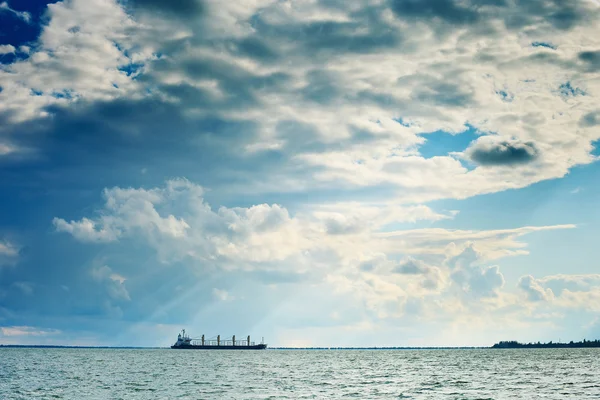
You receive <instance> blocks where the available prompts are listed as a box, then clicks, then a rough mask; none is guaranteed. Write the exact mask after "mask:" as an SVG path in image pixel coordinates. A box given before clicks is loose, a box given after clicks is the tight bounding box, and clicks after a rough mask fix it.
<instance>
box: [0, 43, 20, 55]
mask: <svg viewBox="0 0 600 400" xmlns="http://www.w3.org/2000/svg"><path fill="white" fill-rule="evenodd" d="M15 50H16V49H15V46H12V45H10V44H0V55H3V54H12V53H14V52H15Z"/></svg>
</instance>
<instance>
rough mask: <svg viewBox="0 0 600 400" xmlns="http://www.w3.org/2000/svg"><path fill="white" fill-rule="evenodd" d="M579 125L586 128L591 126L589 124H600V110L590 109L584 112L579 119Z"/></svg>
mask: <svg viewBox="0 0 600 400" xmlns="http://www.w3.org/2000/svg"><path fill="white" fill-rule="evenodd" d="M579 125H580V126H583V127H586V128H588V127H591V126H596V125H600V110H597V111H592V112H589V113H587V114H585V115H584V116H583V117H581V119H580V120H579Z"/></svg>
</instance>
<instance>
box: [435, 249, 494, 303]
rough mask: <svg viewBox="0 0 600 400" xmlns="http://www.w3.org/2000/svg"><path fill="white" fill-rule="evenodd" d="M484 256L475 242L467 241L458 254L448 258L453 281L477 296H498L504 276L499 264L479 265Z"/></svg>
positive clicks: (469, 293)
mask: <svg viewBox="0 0 600 400" xmlns="http://www.w3.org/2000/svg"><path fill="white" fill-rule="evenodd" d="M482 258H483V255H482V253H481V252H479V251H477V250H476V249H475V246H474V244H473V243H467V245H466V246H465V247H464V249H463V250H462V251H461V252H460V253H458V254H457V255H453V256H451V257H449V258H447V259H446V265H448V266H449V267H450V268H451V269H452V272H451V274H450V277H451V279H452V281H453V282H454V283H455V284H456V285H457V287H459V288H460V289H461V290H462V291H463V292H464V293H465V294H468V295H472V296H475V297H496V296H498V291H499V290H500V289H501V288H502V287H503V286H504V276H503V275H502V273H501V272H500V269H499V268H498V266H495V265H494V266H482V265H477V263H478V261H480V260H481V259H482Z"/></svg>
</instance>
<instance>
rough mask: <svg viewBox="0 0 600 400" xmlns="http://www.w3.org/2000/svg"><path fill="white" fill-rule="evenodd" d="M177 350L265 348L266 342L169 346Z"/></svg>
mask: <svg viewBox="0 0 600 400" xmlns="http://www.w3.org/2000/svg"><path fill="white" fill-rule="evenodd" d="M171 348H172V349H177V350H265V349H266V348H267V345H266V344H255V345H251V346H201V345H181V346H171Z"/></svg>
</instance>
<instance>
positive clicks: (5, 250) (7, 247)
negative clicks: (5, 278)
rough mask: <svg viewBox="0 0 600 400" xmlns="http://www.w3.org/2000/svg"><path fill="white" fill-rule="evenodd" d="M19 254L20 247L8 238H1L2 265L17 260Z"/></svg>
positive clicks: (0, 256) (0, 257) (0, 255)
mask: <svg viewBox="0 0 600 400" xmlns="http://www.w3.org/2000/svg"><path fill="white" fill-rule="evenodd" d="M18 256H19V248H18V247H17V246H16V245H15V244H13V243H11V242H8V241H6V240H0V266H2V265H3V264H9V263H13V262H15V261H16V259H17V257H18Z"/></svg>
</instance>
